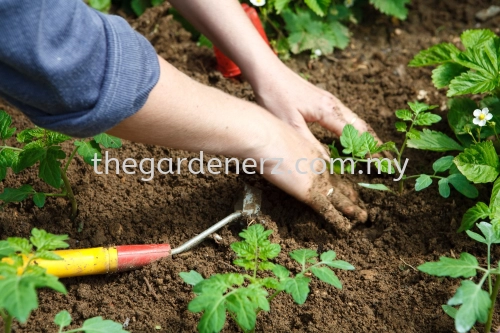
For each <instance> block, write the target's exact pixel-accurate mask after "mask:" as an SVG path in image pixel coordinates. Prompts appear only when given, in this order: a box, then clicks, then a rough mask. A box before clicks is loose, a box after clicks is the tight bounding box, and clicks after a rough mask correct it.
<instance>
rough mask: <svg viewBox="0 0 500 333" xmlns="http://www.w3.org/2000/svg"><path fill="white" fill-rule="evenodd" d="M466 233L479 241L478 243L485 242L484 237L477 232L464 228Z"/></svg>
mask: <svg viewBox="0 0 500 333" xmlns="http://www.w3.org/2000/svg"><path fill="white" fill-rule="evenodd" d="M465 232H466V233H467V235H468V236H469V237H470V238H472V239H473V240H475V241H476V242H479V243H483V244H486V239H485V238H484V237H483V236H481V235H480V234H478V233H475V232H473V231H470V230H466V231H465Z"/></svg>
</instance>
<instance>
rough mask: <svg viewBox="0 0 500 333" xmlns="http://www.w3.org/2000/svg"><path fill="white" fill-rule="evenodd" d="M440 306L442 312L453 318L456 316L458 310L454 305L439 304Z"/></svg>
mask: <svg viewBox="0 0 500 333" xmlns="http://www.w3.org/2000/svg"><path fill="white" fill-rule="evenodd" d="M441 308H442V309H443V311H444V313H446V314H447V315H448V316H450V317H451V318H453V319H455V317H456V316H457V311H458V310H457V309H455V308H454V307H452V306H449V305H446V304H444V305H441Z"/></svg>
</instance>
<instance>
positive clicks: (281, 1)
mask: <svg viewBox="0 0 500 333" xmlns="http://www.w3.org/2000/svg"><path fill="white" fill-rule="evenodd" d="M288 3H290V0H276V1H274V9H275V10H276V14H280V13H281V11H282V10H283V9H285V8H286V7H287V6H288Z"/></svg>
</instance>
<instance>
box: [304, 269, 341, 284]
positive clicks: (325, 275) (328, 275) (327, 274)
mask: <svg viewBox="0 0 500 333" xmlns="http://www.w3.org/2000/svg"><path fill="white" fill-rule="evenodd" d="M311 272H312V273H313V274H314V276H316V277H317V278H318V279H320V280H321V281H323V282H326V283H328V284H331V285H332V286H334V287H335V288H337V289H342V283H341V282H340V280H339V278H338V277H337V275H335V273H334V272H333V271H332V270H331V269H330V268H328V267H325V266H322V267H311Z"/></svg>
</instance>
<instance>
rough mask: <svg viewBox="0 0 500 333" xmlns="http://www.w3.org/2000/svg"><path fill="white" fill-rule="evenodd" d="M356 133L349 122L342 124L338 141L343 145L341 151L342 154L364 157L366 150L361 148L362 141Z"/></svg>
mask: <svg viewBox="0 0 500 333" xmlns="http://www.w3.org/2000/svg"><path fill="white" fill-rule="evenodd" d="M358 133H359V132H358V130H357V129H356V128H354V126H352V125H351V124H348V125H346V126H344V129H343V130H342V135H341V136H340V143H341V144H342V146H343V147H344V150H343V151H342V152H343V153H344V154H353V155H356V156H363V157H364V155H365V154H366V152H367V151H366V150H363V143H362V142H361V139H360V137H359V136H358Z"/></svg>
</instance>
